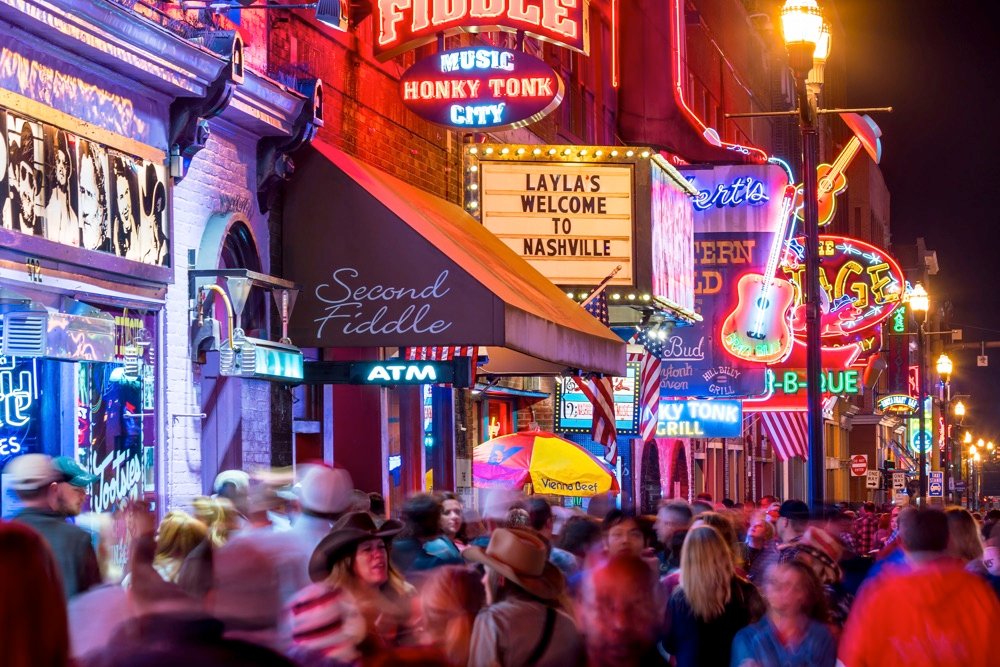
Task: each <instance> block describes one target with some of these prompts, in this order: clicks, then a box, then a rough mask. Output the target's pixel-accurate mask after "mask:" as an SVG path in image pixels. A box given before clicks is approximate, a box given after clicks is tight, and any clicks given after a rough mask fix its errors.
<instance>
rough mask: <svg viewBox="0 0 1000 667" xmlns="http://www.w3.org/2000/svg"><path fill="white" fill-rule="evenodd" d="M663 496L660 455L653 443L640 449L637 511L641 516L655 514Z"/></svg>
mask: <svg viewBox="0 0 1000 667" xmlns="http://www.w3.org/2000/svg"><path fill="white" fill-rule="evenodd" d="M662 496H663V492H662V489H661V487H660V453H659V451H657V448H656V443H655V442H652V441H650V442H647V443H646V444H644V445H643V448H642V481H641V483H640V487H639V510H640V512H641V513H642V514H655V513H656V509H657V507H658V506H659V504H660V498H661V497H662Z"/></svg>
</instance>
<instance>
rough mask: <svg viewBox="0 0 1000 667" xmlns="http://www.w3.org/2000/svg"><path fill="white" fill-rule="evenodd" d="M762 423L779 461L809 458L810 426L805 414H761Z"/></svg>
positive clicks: (788, 412)
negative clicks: (795, 457) (797, 457)
mask: <svg viewBox="0 0 1000 667" xmlns="http://www.w3.org/2000/svg"><path fill="white" fill-rule="evenodd" d="M760 423H761V426H762V427H763V428H764V432H765V433H766V434H767V437H768V438H770V439H771V445H772V446H773V447H774V455H775V456H776V457H777V458H778V460H779V461H787V460H788V459H790V458H792V457H793V456H800V457H802V459H803V460H807V459H808V458H809V444H808V435H809V431H808V425H807V422H806V413H805V412H791V411H785V412H761V413H760Z"/></svg>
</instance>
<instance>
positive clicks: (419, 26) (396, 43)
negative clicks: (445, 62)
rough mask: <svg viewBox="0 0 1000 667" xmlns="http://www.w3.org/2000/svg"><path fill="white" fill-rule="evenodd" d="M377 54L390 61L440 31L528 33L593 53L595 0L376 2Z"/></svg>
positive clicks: (428, 0)
mask: <svg viewBox="0 0 1000 667" xmlns="http://www.w3.org/2000/svg"><path fill="white" fill-rule="evenodd" d="M372 4H373V7H372V9H373V13H374V19H375V21H374V26H375V48H374V51H375V57H376V58H378V59H379V60H388V59H389V58H392V57H393V56H396V55H398V54H400V53H403V52H404V51H407V50H409V49H413V48H416V47H418V46H420V45H422V44H426V43H428V42H432V41H434V40H435V39H437V36H438V34H440V33H444V34H453V33H456V32H486V31H489V30H504V31H508V32H524V33H525V34H528V35H531V36H532V37H536V38H538V39H542V40H545V41H548V42H552V43H553V44H559V45H561V46H565V47H567V48H570V49H573V50H574V51H580V52H581V53H588V51H589V30H590V23H589V4H590V2H589V0H376V1H375V2H373V3H372Z"/></svg>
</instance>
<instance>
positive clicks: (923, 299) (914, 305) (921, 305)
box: [910, 283, 931, 313]
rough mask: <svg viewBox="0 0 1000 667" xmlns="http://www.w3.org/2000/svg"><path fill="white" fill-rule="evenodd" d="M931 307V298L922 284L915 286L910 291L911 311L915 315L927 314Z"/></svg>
mask: <svg viewBox="0 0 1000 667" xmlns="http://www.w3.org/2000/svg"><path fill="white" fill-rule="evenodd" d="M930 307H931V303H930V296H928V294H927V290H925V289H924V286H923V285H921V284H920V283H917V284H916V285H914V286H913V289H912V290H910V310H912V311H913V312H915V313H926V312H927V311H928V310H929V309H930Z"/></svg>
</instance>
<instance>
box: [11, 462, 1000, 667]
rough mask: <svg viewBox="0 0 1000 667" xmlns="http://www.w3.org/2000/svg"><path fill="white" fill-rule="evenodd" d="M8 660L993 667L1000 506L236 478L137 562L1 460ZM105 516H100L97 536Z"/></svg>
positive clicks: (136, 512)
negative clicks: (391, 503) (581, 501)
mask: <svg viewBox="0 0 1000 667" xmlns="http://www.w3.org/2000/svg"><path fill="white" fill-rule="evenodd" d="M4 472H5V474H6V477H7V480H8V485H9V487H10V488H11V489H13V490H14V492H15V493H16V494H17V497H18V499H19V501H20V504H21V509H20V510H19V511H18V513H17V514H16V515H15V517H14V518H13V520H11V521H4V522H0V610H2V611H0V655H2V656H3V659H2V660H0V662H2V663H3V664H5V665H11V666H12V667H22V666H24V667H28V666H30V667H50V666H51V667H62V666H65V665H73V666H74V667H76V666H79V667H124V666H126V665H127V666H130V667H131V666H135V667H159V666H166V665H185V667H201V666H202V665H205V666H208V665H213V666H215V665H221V666H223V667H225V666H228V665H234V666H235V665H248V666H258V665H260V666H271V665H274V666H296V665H297V666H300V667H339V666H345V665H364V666H367V665H375V666H379V665H428V666H432V665H434V666H436V665H440V666H443V667H453V666H459V665H470V666H483V667H493V666H501V667H514V666H545V665H552V666H553V667H555V666H564V665H589V666H591V667H600V666H604V665H608V666H610V665H676V666H677V667H688V666H695V665H706V666H715V665H719V666H721V667H727V666H729V665H732V666H733V667H772V666H773V667H779V666H780V667H786V666H787V667H798V666H802V667H805V666H814V665H815V666H821V667H822V666H831V667H832V666H833V665H835V664H838V661H839V663H840V664H843V665H844V666H845V667H863V666H867V665H899V664H908V665H934V666H938V665H939V666H942V667H944V666H957V665H964V666H971V667H979V666H983V667H985V666H987V665H995V664H998V663H997V660H998V658H996V657H995V656H994V653H995V652H994V650H993V642H992V637H991V631H990V628H995V627H1000V597H998V596H1000V528H997V527H996V526H997V524H998V523H1000V511H991V512H990V513H988V514H987V515H986V516H985V517H981V516H979V515H974V514H971V513H969V512H968V511H966V510H964V509H961V508H958V507H948V508H944V509H941V508H921V509H917V508H912V507H910V508H899V507H894V508H892V509H891V510H889V511H886V512H879V511H877V508H876V507H875V505H873V504H871V503H866V504H865V505H863V506H862V507H860V508H858V509H857V511H856V512H855V511H852V510H850V509H848V508H846V507H830V508H809V507H808V506H806V505H805V503H803V502H801V501H798V500H794V499H790V500H785V501H784V502H781V501H779V500H778V499H777V498H774V497H770V496H768V497H765V498H762V499H760V500H759V501H758V502H745V503H734V502H732V501H730V500H728V499H725V500H723V501H722V502H721V503H715V502H713V499H712V498H711V497H708V496H705V495H702V496H699V497H698V498H696V499H695V500H694V501H693V502H690V503H689V502H686V501H683V500H678V499H674V500H664V501H663V502H661V504H660V506H659V509H658V511H657V513H656V515H655V516H643V515H636V514H634V513H632V512H630V511H628V510H623V509H618V508H616V507H615V506H614V503H613V502H611V499H609V498H606V497H598V498H593V499H591V500H590V502H589V506H588V509H587V511H586V512H584V511H582V510H581V509H571V508H567V507H564V506H562V504H560V503H559V502H558V499H546V498H545V497H542V496H529V497H525V496H523V495H520V494H516V493H513V492H508V491H502V490H495V491H493V492H491V493H489V494H488V495H486V496H485V497H484V498H483V499H482V500H483V501H482V503H481V504H480V507H478V508H473V507H467V506H465V505H464V504H463V502H462V500H461V498H459V497H458V496H456V495H454V494H450V493H437V494H416V495H414V496H412V497H410V498H408V499H406V500H405V502H403V504H402V507H401V508H398V511H393V512H391V514H392V515H394V516H398V520H397V519H395V518H390V517H388V516H387V515H386V503H385V501H384V500H383V498H382V497H381V496H380V495H379V494H377V493H365V492H363V491H361V490H358V489H355V488H354V487H353V484H352V482H351V478H350V476H349V475H348V473H347V472H345V471H343V470H339V469H336V468H331V467H327V466H322V465H314V466H309V467H308V468H307V469H306V470H305V472H304V474H303V475H302V476H301V478H300V479H292V477H291V474H290V473H284V472H262V473H260V474H255V475H254V476H253V477H251V476H250V475H247V474H246V473H243V472H240V471H227V472H225V473H222V474H220V476H219V478H218V479H217V480H216V484H215V488H214V491H215V493H214V494H213V495H212V496H205V497H201V498H198V499H197V500H196V501H195V502H194V503H193V505H192V506H191V507H190V508H188V510H189V511H184V510H180V509H172V510H171V511H169V512H166V513H165V514H164V515H163V516H162V518H161V519H160V520H159V522H158V523H157V521H156V519H155V516H156V515H155V512H152V511H151V509H150V507H149V506H147V505H145V504H143V503H141V502H134V503H132V504H130V505H129V507H128V508H127V509H126V510H125V512H126V524H127V526H128V534H129V543H130V548H129V554H128V562H127V565H126V566H125V567H124V568H115V567H112V566H111V565H110V564H109V561H110V560H111V557H110V556H109V550H108V549H107V548H106V545H105V544H103V541H104V540H105V537H104V536H103V534H102V531H100V530H94V529H93V528H88V529H85V528H83V527H81V525H82V524H84V523H86V522H83V521H79V520H78V521H77V522H76V524H81V525H76V524H75V523H74V521H73V519H74V517H77V515H79V514H80V512H81V509H82V508H83V507H84V505H85V500H86V489H87V488H88V487H89V485H90V484H91V483H92V482H93V478H92V477H91V476H90V475H88V474H87V473H86V472H85V471H84V470H83V469H81V468H80V467H79V466H78V465H77V464H76V463H75V462H74V461H73V460H71V459H66V458H54V459H53V458H50V457H47V456H44V455H40V454H28V455H24V456H21V457H18V458H17V459H14V460H13V461H12V463H10V464H9V465H8V466H7V468H6V469H5V471H4ZM95 525H99V522H96V523H95Z"/></svg>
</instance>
